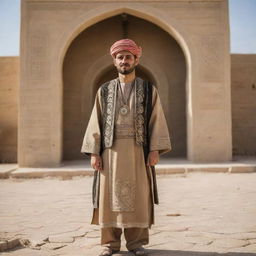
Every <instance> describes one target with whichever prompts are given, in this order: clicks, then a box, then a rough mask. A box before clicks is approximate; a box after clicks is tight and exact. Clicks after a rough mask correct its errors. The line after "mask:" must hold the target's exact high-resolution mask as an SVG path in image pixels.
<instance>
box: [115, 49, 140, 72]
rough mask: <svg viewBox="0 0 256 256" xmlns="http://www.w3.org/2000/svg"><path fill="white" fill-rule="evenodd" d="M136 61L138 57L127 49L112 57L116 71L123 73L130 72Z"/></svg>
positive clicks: (137, 61)
mask: <svg viewBox="0 0 256 256" xmlns="http://www.w3.org/2000/svg"><path fill="white" fill-rule="evenodd" d="M138 63H139V60H138V58H136V57H135V56H134V55H133V54H132V53H130V52H128V51H121V52H119V53H117V55H116V57H115V59H114V65H115V66H116V68H117V71H118V73H121V74H123V75H127V74H130V73H132V72H133V70H134V69H135V67H136V66H137V65H138Z"/></svg>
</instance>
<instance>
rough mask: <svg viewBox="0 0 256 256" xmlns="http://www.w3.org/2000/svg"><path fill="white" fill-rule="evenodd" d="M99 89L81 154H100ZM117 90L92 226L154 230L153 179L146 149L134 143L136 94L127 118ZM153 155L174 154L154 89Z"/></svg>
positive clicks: (151, 138) (131, 96)
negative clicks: (169, 152)
mask: <svg viewBox="0 0 256 256" xmlns="http://www.w3.org/2000/svg"><path fill="white" fill-rule="evenodd" d="M100 97H101V94H100V89H99V90H98V92H97V94H96V98H95V104H94V107H93V110H92V114H91V118H90V120H89V123H88V126H87V130H86V132H85V136H84V140H83V145H82V149H81V152H82V153H87V154H88V153H94V154H100V146H101V139H102V134H101V129H100V127H101V121H102V105H101V98H100ZM121 99H122V98H121V92H120V90H118V93H117V99H116V108H115V111H116V114H115V117H116V118H115V122H114V141H113V145H112V147H111V148H105V149H104V151H103V153H102V155H101V156H102V160H103V171H101V172H100V194H99V208H98V209H94V212H93V218H92V224H98V225H100V226H101V227H119V228H127V227H141V228H142V227H143V228H144V227H151V225H152V224H153V223H154V208H153V198H152V197H153V195H152V193H151V192H152V190H151V188H152V176H151V172H150V169H149V168H148V167H147V166H146V165H145V160H144V152H143V147H142V146H139V145H137V144H136V141H135V125H134V114H135V90H134V88H133V89H132V91H131V95H130V98H129V101H128V105H129V108H130V111H129V113H128V114H127V115H126V116H122V115H121V114H120V113H119V109H120V107H121V105H122V101H121ZM149 134H150V151H155V150H158V151H159V153H160V155H161V154H163V153H166V152H168V151H170V150H171V144H170V138H169V132H168V128H167V124H166V120H165V116H164V113H163V110H162V106H161V102H160V98H159V95H158V92H157V89H156V88H155V87H154V86H153V92H152V114H151V118H150V122H149Z"/></svg>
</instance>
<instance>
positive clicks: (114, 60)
mask: <svg viewBox="0 0 256 256" xmlns="http://www.w3.org/2000/svg"><path fill="white" fill-rule="evenodd" d="M113 64H114V65H115V66H116V59H115V58H113Z"/></svg>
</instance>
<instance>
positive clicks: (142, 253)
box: [130, 247, 148, 256]
mask: <svg viewBox="0 0 256 256" xmlns="http://www.w3.org/2000/svg"><path fill="white" fill-rule="evenodd" d="M130 252H132V253H133V254H134V255H136V256H147V255H148V254H147V251H146V250H145V249H144V248H143V247H138V248H136V249H133V250H130Z"/></svg>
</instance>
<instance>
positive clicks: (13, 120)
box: [0, 57, 20, 163]
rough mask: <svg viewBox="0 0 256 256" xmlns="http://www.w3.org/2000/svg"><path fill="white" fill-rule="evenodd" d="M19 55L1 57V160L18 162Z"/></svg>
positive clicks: (2, 161)
mask: <svg viewBox="0 0 256 256" xmlns="http://www.w3.org/2000/svg"><path fill="white" fill-rule="evenodd" d="M19 63H20V58H19V57H0V162H1V163H16V162H17V141H18V138H17V132H18V88H19Z"/></svg>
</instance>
